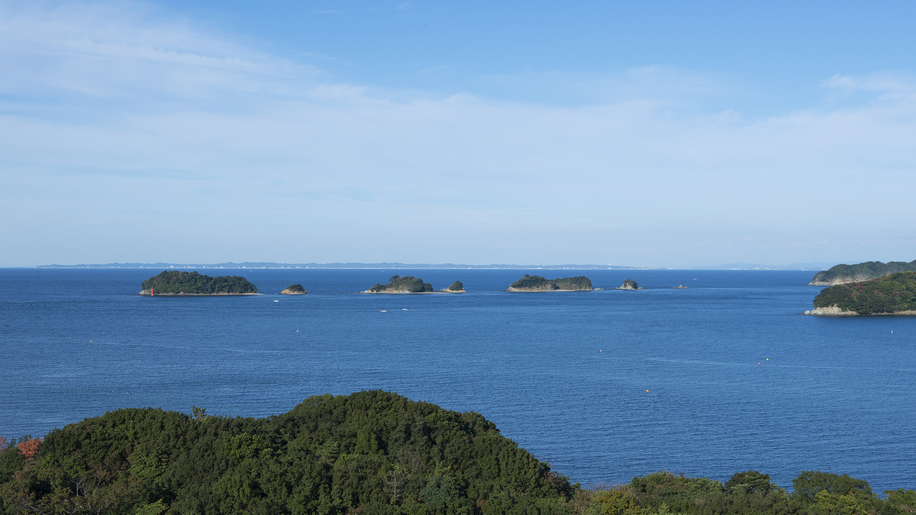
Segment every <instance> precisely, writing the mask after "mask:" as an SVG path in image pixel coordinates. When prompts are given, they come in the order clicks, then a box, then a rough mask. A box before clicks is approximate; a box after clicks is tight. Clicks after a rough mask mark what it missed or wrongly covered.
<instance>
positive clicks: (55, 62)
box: [0, 2, 320, 100]
mask: <svg viewBox="0 0 916 515" xmlns="http://www.w3.org/2000/svg"><path fill="white" fill-rule="evenodd" d="M0 67H2V68H3V69H5V70H15V73H5V74H0V92H3V93H6V94H14V95H26V96H35V95H55V94H57V95H59V94H78V95H87V96H90V97H101V98H127V97H142V98H143V99H145V100H149V99H150V98H151V97H152V96H156V95H158V96H162V95H171V96H175V95H178V96H180V97H184V98H194V99H200V98H201V97H207V96H210V95H217V94H226V93H232V94H238V93H255V92H265V91H268V92H276V91H282V90H284V89H287V88H289V87H290V86H291V83H292V84H295V83H296V82H298V81H301V80H306V79H312V80H314V79H315V78H316V77H318V76H320V73H319V72H318V70H317V69H314V68H311V67H309V66H307V65H302V64H294V63H291V62H289V61H286V60H283V59H279V58H276V57H274V56H271V55H269V54H265V53H261V52H258V51H255V50H252V49H250V48H246V47H243V46H240V45H236V44H233V43H231V42H229V41H227V40H225V39H220V38H218V37H212V36H208V35H206V34H203V33H201V32H200V31H197V30H195V29H194V27H193V26H191V25H190V24H188V23H187V22H182V21H175V20H166V21H159V20H157V18H156V13H155V12H154V11H152V10H151V8H150V7H148V6H146V5H144V4H135V3H107V4H82V3H72V4H66V3H64V4H59V3H47V2H34V3H6V4H3V5H0Z"/></svg>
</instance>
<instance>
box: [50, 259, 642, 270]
mask: <svg viewBox="0 0 916 515" xmlns="http://www.w3.org/2000/svg"><path fill="white" fill-rule="evenodd" d="M36 268H159V269H162V268H277V269H283V268H339V269H405V270H416V269H451V268H455V269H519V270H532V269H550V270H564V269H569V270H649V268H646V267H637V266H617V265H505V264H492V265H461V264H454V263H439V264H428V263H412V264H411V263H388V262H385V263H273V262H267V261H263V262H262V261H245V262H242V263H207V264H204V263H180V264H179V263H105V264H80V265H41V266H38V267H36Z"/></svg>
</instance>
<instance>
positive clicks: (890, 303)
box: [805, 272, 916, 316]
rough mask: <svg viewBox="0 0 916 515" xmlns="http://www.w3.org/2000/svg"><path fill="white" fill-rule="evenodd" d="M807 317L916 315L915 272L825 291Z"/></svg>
mask: <svg viewBox="0 0 916 515" xmlns="http://www.w3.org/2000/svg"><path fill="white" fill-rule="evenodd" d="M805 314H806V315H830V316H843V315H916V272H897V273H895V274H891V275H887V276H884V277H879V278H877V279H871V280H869V281H861V282H855V283H852V284H837V285H834V286H830V287H829V288H824V289H823V290H821V292H820V293H819V294H818V295H817V297H815V298H814V309H811V310H808V311H805Z"/></svg>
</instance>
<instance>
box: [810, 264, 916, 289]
mask: <svg viewBox="0 0 916 515" xmlns="http://www.w3.org/2000/svg"><path fill="white" fill-rule="evenodd" d="M897 272H916V260H913V261H911V262H909V263H907V262H904V261H891V262H889V263H882V262H880V261H868V262H865V263H859V264H857V265H836V266H833V267H830V269H829V270H825V271H823V272H818V273H816V274H814V277H813V278H812V279H811V282H812V283H815V284H817V283H830V282H832V281H833V280H834V279H837V278H840V279H845V278H850V280H849V281H848V282H853V281H856V280H860V281H867V280H869V279H877V278H879V277H884V276H885V275H891V274H895V273H897Z"/></svg>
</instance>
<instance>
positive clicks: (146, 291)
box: [137, 290, 263, 297]
mask: <svg viewBox="0 0 916 515" xmlns="http://www.w3.org/2000/svg"><path fill="white" fill-rule="evenodd" d="M137 295H140V296H142V297H244V296H248V295H263V294H262V293H151V292H150V291H149V290H141V291H140V293H138V294H137Z"/></svg>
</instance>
